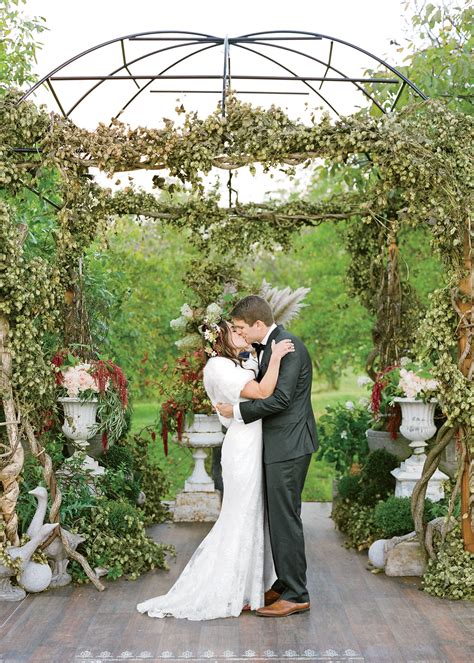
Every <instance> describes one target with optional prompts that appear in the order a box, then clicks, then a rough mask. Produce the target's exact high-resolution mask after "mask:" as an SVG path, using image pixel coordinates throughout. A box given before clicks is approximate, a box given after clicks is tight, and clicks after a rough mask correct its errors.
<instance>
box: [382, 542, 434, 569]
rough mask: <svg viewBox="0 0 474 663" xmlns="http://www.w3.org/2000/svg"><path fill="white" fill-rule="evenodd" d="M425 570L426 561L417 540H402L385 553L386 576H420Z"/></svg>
mask: <svg viewBox="0 0 474 663" xmlns="http://www.w3.org/2000/svg"><path fill="white" fill-rule="evenodd" d="M425 570H426V561H425V558H424V555H423V553H422V551H421V548H420V544H419V543H418V541H404V542H403V543H399V544H398V545H397V546H395V548H393V549H392V550H390V551H389V552H388V553H387V561H386V564H385V575H387V576H396V577H397V576H422V575H423V574H424V572H425Z"/></svg>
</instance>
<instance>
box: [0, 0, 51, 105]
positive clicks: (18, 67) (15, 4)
mask: <svg viewBox="0 0 474 663" xmlns="http://www.w3.org/2000/svg"><path fill="white" fill-rule="evenodd" d="M25 4H26V0H0V34H1V35H2V39H1V40H0V95H1V94H2V93H3V92H4V91H5V88H7V87H10V86H12V85H19V86H21V85H23V84H24V83H33V82H34V81H35V78H36V77H35V76H34V74H33V66H34V64H35V63H36V51H37V50H38V49H39V48H41V44H40V42H38V40H37V36H38V35H39V34H41V33H42V32H44V30H46V29H47V28H46V26H45V19H44V18H43V17H42V16H35V17H29V16H26V15H25V14H24V13H23V12H22V11H21V5H25Z"/></svg>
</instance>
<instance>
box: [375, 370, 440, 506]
mask: <svg viewBox="0 0 474 663" xmlns="http://www.w3.org/2000/svg"><path fill="white" fill-rule="evenodd" d="M390 373H391V376H390V382H389V387H388V388H387V392H388V393H389V394H390V397H391V402H392V403H394V404H398V405H399V406H400V408H401V414H402V420H401V425H400V432H401V433H402V434H403V436H404V437H405V438H407V439H409V440H411V442H410V445H409V446H410V448H411V451H412V452H413V453H412V455H410V457H409V458H407V459H406V460H405V461H404V462H402V463H401V465H400V467H399V468H396V469H395V470H393V471H392V474H393V476H394V477H395V478H396V480H397V481H396V486H395V495H396V496H397V497H409V496H410V495H411V494H412V492H413V489H414V487H415V485H416V483H417V482H418V481H419V480H420V479H421V476H422V470H423V465H424V462H425V460H426V455H425V447H426V446H427V442H426V440H429V439H430V438H431V437H433V435H435V433H436V430H437V427H436V424H435V420H434V416H435V408H436V405H437V403H438V400H437V399H436V393H437V388H438V383H437V381H436V380H435V379H434V378H433V376H432V374H431V371H430V367H429V366H427V365H422V364H421V363H419V362H410V361H407V362H405V363H404V364H403V365H402V366H400V367H398V368H394V369H393V370H392V371H390ZM447 478H448V477H447V475H446V474H444V473H443V472H441V471H440V470H436V472H435V473H434V474H433V476H432V477H431V479H430V481H429V483H428V488H427V493H426V494H427V497H429V498H430V499H432V500H433V501H437V500H440V499H441V498H442V497H444V491H443V487H442V484H441V482H442V481H444V480H445V479H447Z"/></svg>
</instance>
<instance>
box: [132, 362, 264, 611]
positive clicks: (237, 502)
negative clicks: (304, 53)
mask: <svg viewBox="0 0 474 663" xmlns="http://www.w3.org/2000/svg"><path fill="white" fill-rule="evenodd" d="M255 366H256V363H254V362H253V360H248V361H247V362H245V363H244V364H243V366H236V365H235V363H234V362H233V361H231V360H230V359H226V358H225V357H212V358H211V359H209V361H208V362H207V364H206V367H205V369H204V386H205V388H206V391H207V393H208V395H209V398H210V400H211V402H212V403H217V402H218V401H221V402H224V403H232V404H234V403H237V402H240V401H243V400H245V399H243V398H240V392H241V390H242V389H243V387H244V386H245V385H246V384H247V382H249V381H250V380H253V379H254V378H255V373H254V370H252V369H254V367H255ZM219 418H220V420H221V422H222V424H223V425H224V426H226V427H228V430H227V433H226V435H225V438H224V442H223V444H222V460H221V462H222V479H223V483H224V494H223V500H222V508H221V511H220V514H219V518H218V519H217V521H216V523H215V524H214V526H213V527H212V529H211V531H210V532H209V534H208V535H207V536H206V537H205V539H204V540H203V541H202V542H201V544H200V545H199V546H198V548H197V549H196V551H195V552H194V554H193V556H192V557H191V559H190V560H189V562H188V564H187V565H186V567H185V568H184V570H183V572H182V573H181V575H180V576H179V578H178V580H177V581H176V582H175V584H174V585H173V586H172V588H171V589H170V590H169V592H168V593H167V594H165V595H163V596H157V597H155V598H152V599H149V600H148V601H145V602H143V603H139V604H138V605H137V610H138V611H139V612H142V613H144V612H147V613H148V615H149V616H150V617H171V616H173V617H178V618H184V619H190V620H195V621H199V620H205V619H217V618H219V617H237V616H238V615H240V613H241V611H242V607H243V606H244V605H245V604H246V603H249V604H250V607H251V609H252V610H254V609H256V608H260V607H262V606H263V605H264V592H265V591H266V590H267V589H269V588H270V587H271V586H272V584H273V583H274V582H275V580H276V575H275V570H274V567H273V559H272V554H271V547H270V538H269V533H268V526H267V523H266V517H265V502H264V487H263V466H262V465H263V463H262V422H261V420H259V421H255V422H253V423H251V424H247V425H246V424H243V423H238V422H236V421H235V420H234V419H225V418H224V417H221V416H220V415H219Z"/></svg>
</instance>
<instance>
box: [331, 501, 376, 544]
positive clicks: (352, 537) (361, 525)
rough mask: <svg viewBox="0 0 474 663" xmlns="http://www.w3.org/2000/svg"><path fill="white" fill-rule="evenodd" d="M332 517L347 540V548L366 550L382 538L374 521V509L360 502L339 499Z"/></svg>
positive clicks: (335, 502) (333, 509)
mask: <svg viewBox="0 0 474 663" xmlns="http://www.w3.org/2000/svg"><path fill="white" fill-rule="evenodd" d="M331 517H332V519H333V520H334V522H335V523H336V526H337V528H338V529H339V530H340V531H341V532H343V533H344V534H345V535H346V536H347V539H346V541H345V544H344V545H345V546H346V547H347V548H356V549H357V550H365V549H366V548H370V545H371V544H372V543H373V542H374V541H375V539H377V538H380V537H379V532H378V530H377V527H376V525H375V521H374V509H373V507H370V506H364V505H362V504H359V503H358V502H350V501H349V500H342V499H338V500H335V501H334V503H333V508H332V513H331Z"/></svg>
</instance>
